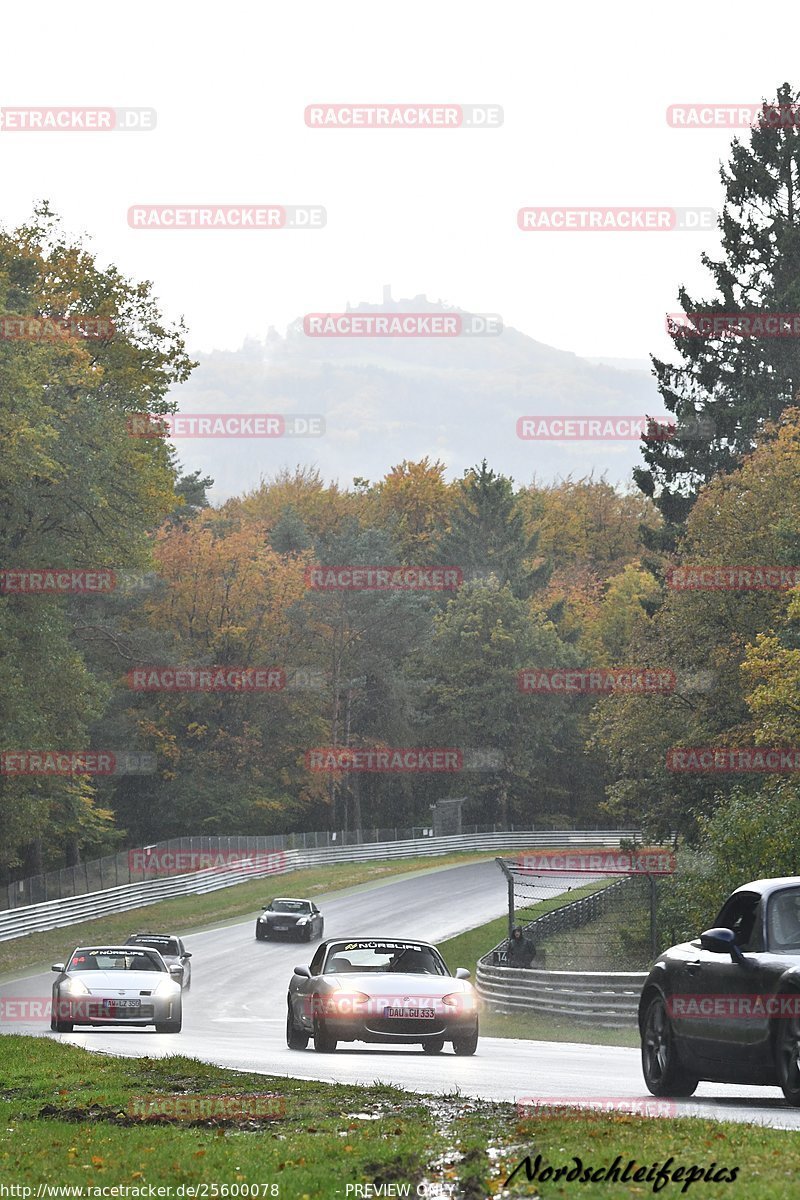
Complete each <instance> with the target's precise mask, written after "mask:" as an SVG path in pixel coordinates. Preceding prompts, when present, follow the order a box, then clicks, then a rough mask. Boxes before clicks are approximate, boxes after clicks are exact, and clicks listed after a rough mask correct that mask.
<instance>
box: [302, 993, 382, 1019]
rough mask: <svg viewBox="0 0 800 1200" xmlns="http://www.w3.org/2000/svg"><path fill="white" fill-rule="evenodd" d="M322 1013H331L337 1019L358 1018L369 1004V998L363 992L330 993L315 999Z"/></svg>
mask: <svg viewBox="0 0 800 1200" xmlns="http://www.w3.org/2000/svg"><path fill="white" fill-rule="evenodd" d="M315 999H317V1000H318V1003H319V1005H320V1010H321V1011H322V1012H323V1013H331V1014H332V1015H334V1016H337V1017H351V1016H359V1015H361V1014H362V1013H363V1012H364V1005H365V1004H369V1002H370V998H369V996H368V995H367V994H366V993H365V992H349V991H347V992H346V991H341V992H332V993H331V994H330V995H329V996H319V997H315Z"/></svg>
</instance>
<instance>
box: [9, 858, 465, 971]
mask: <svg viewBox="0 0 800 1200" xmlns="http://www.w3.org/2000/svg"><path fill="white" fill-rule="evenodd" d="M486 857H487V855H486V854H469V853H466V854H443V855H440V856H436V857H435V858H433V857H431V856H430V855H427V856H424V857H422V856H421V857H419V858H405V859H385V860H378V861H376V862H353V863H334V864H333V865H331V866H324V867H306V868H304V869H302V870H298V871H291V872H289V873H288V874H286V875H275V876H270V877H269V878H266V879H253V880H250V881H248V882H247V883H238V884H235V885H234V886H233V887H230V888H222V889H221V890H220V891H218V892H209V893H207V894H206V895H202V896H179V897H177V898H175V899H173V900H162V901H161V902H160V903H158V904H148V905H147V906H146V907H145V908H140V909H135V910H133V911H132V912H127V913H114V914H112V915H110V916H103V917H98V918H96V919H95V920H93V921H82V922H81V923H80V924H78V925H67V926H64V927H62V928H60V929H50V930H47V932H44V933H30V934H27V935H26V936H25V937H21V938H14V939H13V940H12V941H8V942H0V979H2V977H3V976H4V975H5V976H8V975H9V974H10V973H12V972H15V971H21V970H25V969H26V968H29V967H45V966H49V964H50V963H51V962H56V961H60V960H61V959H63V958H64V955H65V954H67V953H69V952H70V951H71V950H72V949H73V948H74V947H75V946H77V945H79V944H80V943H81V942H92V941H95V942H100V941H103V942H106V941H107V942H111V943H113V942H115V941H117V940H119V939H121V940H122V941H124V940H125V938H126V937H128V935H129V934H130V933H132V932H133V931H134V930H135V929H137V928H141V927H142V926H143V925H145V926H147V927H148V928H150V929H164V930H167V931H168V932H171V933H184V932H189V931H191V930H192V929H207V928H209V927H210V926H212V925H215V924H224V923H225V922H226V921H231V920H234V919H235V918H236V917H247V916H250V915H252V917H253V919H254V920H255V917H256V914H257V912H258V911H259V910H260V907H261V905H262V904H264V903H265V902H266V901H267V900H269V898H270V896H278V895H287V896H291V895H293V894H296V895H300V896H316V895H319V894H320V893H321V892H331V891H341V890H343V889H344V888H349V887H354V886H357V885H359V884H364V883H370V882H374V881H376V880H380V879H388V878H390V877H391V876H393V875H404V874H406V873H407V872H409V871H419V870H421V869H424V868H427V869H434V868H436V867H446V866H457V865H458V864H460V863H469V862H478V861H480V860H481V859H485V858H486Z"/></svg>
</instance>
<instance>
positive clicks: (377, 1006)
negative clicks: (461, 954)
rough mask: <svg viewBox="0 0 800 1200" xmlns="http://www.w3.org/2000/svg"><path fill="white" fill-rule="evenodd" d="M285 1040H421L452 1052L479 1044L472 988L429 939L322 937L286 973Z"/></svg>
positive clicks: (300, 1043)
mask: <svg viewBox="0 0 800 1200" xmlns="http://www.w3.org/2000/svg"><path fill="white" fill-rule="evenodd" d="M286 999H287V1013H286V1044H287V1045H288V1047H289V1049H290V1050H305V1048H306V1046H307V1045H308V1043H309V1040H310V1039H312V1038H313V1040H314V1049H315V1050H316V1051H318V1052H320V1053H323V1054H330V1053H332V1052H333V1051H334V1050H335V1049H336V1047H337V1045H338V1044H339V1042H374V1043H382V1044H384V1045H385V1044H391V1043H395V1044H397V1043H399V1044H400V1045H406V1046H408V1045H414V1044H415V1043H416V1045H418V1046H420V1045H421V1046H422V1049H423V1050H424V1052H425V1053H426V1054H439V1053H440V1052H441V1051H442V1050H443V1049H444V1044H445V1042H452V1044H453V1050H454V1051H455V1053H456V1054H464V1055H467V1054H474V1053H475V1051H476V1049H477V1046H478V996H477V993H476V992H475V989H474V988H473V986H472V984H471V983H470V982H469V971H467V970H466V969H465V968H463V967H459V968H458V970H457V971H456V973H455V975H451V974H450V971H449V969H448V967H447V964H446V963H445V961H444V959H443V958H442V956H441V954H440V953H439V951H438V950H437V949H436V947H435V946H432V945H431V944H430V943H429V942H417V941H411V940H408V939H406V938H379V937H375V938H363V937H361V938H337V939H336V940H335V941H334V940H329V941H327V942H322V943H321V945H320V946H318V947H317V950H316V953H315V954H314V957H313V958H312V960H311V964H310V966H308V967H304V966H303V967H295V969H294V974H293V975H292V977H291V979H290V980H289V991H288V995H287V998H286Z"/></svg>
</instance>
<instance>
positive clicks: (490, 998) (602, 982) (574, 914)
mask: <svg viewBox="0 0 800 1200" xmlns="http://www.w3.org/2000/svg"><path fill="white" fill-rule="evenodd" d="M631 883H632V879H631V878H630V877H629V878H627V879H618V880H617V881H616V882H615V883H611V884H609V885H608V887H604V888H602V889H601V890H600V891H598V892H592V894H591V895H590V896H582V897H581V898H580V899H579V900H572V901H571V902H570V903H569V904H565V905H563V906H562V907H561V908H554V909H552V910H551V911H550V912H548V913H544V914H543V915H542V916H541V917H537V918H536V920H535V921H529V922H528V923H527V924H526V925H525V926H524V931H525V933H529V934H530V933H533V934H534V935H535V938H534V941H535V942H538V941H539V940H540V939H542V938H546V937H548V936H552V935H553V934H554V933H562V932H564V931H565V930H569V929H579V928H580V927H581V926H582V925H586V924H588V922H589V921H593V920H595V919H596V918H597V917H600V916H602V915H603V913H605V912H606V911H607V909H608V907H609V904H611V903H613V902H614V900H615V899H617V898H618V897H619V893H620V891H625V890H627V889H628V888H629V887H630V886H631ZM507 946H508V938H504V939H503V941H502V942H498V943H497V945H496V946H494V947H493V948H492V949H491V950H490V951H489V952H488V954H484V956H483V958H481V960H480V962H479V963H478V971H477V978H476V985H477V988H478V992H479V993H480V995H481V996H482V997H483V999H484V1000H486V1001H487V1002H488V1003H489V1004H490V1006H491V1008H493V1009H494V1011H495V1012H501V1013H511V1012H520V1011H527V1012H538V1013H544V1014H547V1015H550V1016H558V1017H573V1018H574V1019H575V1020H576V1021H577V1022H578V1023H580V1022H591V1023H592V1024H594V1025H602V1026H605V1027H606V1028H612V1029H616V1028H623V1027H627V1026H630V1025H635V1024H636V1014H637V1010H638V1004H639V993H640V992H641V990H642V984H643V983H644V981H645V979H646V978H647V972H646V971H541V970H536V969H533V968H520V967H509V966H506V965H504V964H505V962H507V958H506V949H505V948H506V947H507Z"/></svg>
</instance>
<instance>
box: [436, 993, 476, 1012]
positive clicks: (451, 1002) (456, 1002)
mask: <svg viewBox="0 0 800 1200" xmlns="http://www.w3.org/2000/svg"><path fill="white" fill-rule="evenodd" d="M442 1004H446V1005H447V1007H448V1008H455V1009H458V1011H459V1012H465V1013H468V1012H475V1010H476V1008H477V1002H476V1000H475V997H474V996H473V995H472V994H471V993H470V992H449V993H448V995H446V996H442Z"/></svg>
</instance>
